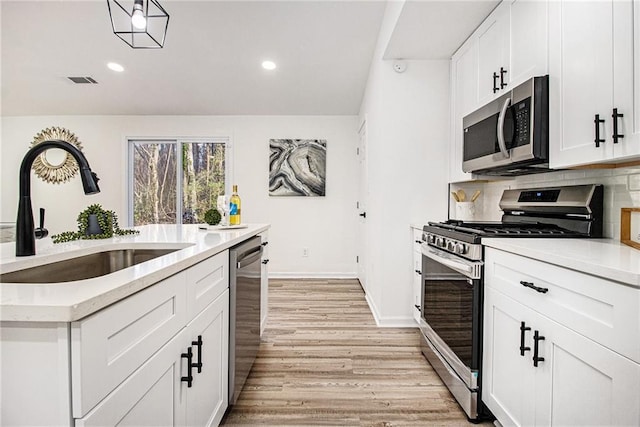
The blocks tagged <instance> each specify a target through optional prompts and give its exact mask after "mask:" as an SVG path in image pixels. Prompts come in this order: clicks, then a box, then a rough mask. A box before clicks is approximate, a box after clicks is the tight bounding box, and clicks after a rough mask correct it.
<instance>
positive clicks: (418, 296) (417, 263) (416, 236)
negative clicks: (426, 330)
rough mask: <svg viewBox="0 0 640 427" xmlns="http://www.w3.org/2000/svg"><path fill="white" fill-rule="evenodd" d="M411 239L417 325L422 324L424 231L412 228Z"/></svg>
mask: <svg viewBox="0 0 640 427" xmlns="http://www.w3.org/2000/svg"><path fill="white" fill-rule="evenodd" d="M411 238H412V244H411V247H412V248H413V271H412V276H411V277H412V278H413V280H412V283H411V290H412V292H411V294H412V295H413V300H412V301H411V304H412V312H413V318H414V320H415V321H416V323H417V324H418V325H419V324H420V314H421V311H420V310H421V307H422V251H421V249H420V248H421V246H422V229H421V228H412V229H411Z"/></svg>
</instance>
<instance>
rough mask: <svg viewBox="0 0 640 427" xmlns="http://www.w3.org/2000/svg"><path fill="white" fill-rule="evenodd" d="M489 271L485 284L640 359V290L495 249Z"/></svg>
mask: <svg viewBox="0 0 640 427" xmlns="http://www.w3.org/2000/svg"><path fill="white" fill-rule="evenodd" d="M485 273H486V283H485V285H486V286H489V287H491V288H494V289H496V290H498V291H500V292H502V293H504V294H505V295H508V296H510V297H512V298H513V299H515V300H516V301H519V302H521V303H522V304H525V305H526V306H528V307H530V308H532V309H533V310H535V311H537V312H539V313H541V314H544V315H545V316H547V317H548V318H550V319H552V320H555V321H556V322H558V323H560V324H562V325H564V326H566V327H568V328H570V329H572V330H574V331H576V332H578V333H580V334H582V335H584V336H585V337H587V338H590V339H592V340H594V341H596V342H598V343H600V344H602V345H604V346H605V347H608V348H610V349H611V350H613V351H616V352H618V353H620V354H622V355H624V356H626V357H629V358H631V359H632V360H634V361H636V362H639V363H640V289H636V288H632V287H629V286H625V285H622V284H618V283H616V282H612V281H609V280H605V279H602V278H599V277H595V276H591V275H588V274H584V273H579V272H576V271H573V270H568V269H565V268H562V267H558V266H555V265H551V264H547V263H545V262H540V261H536V260H533V259H530V258H526V257H522V256H519V255H515V254H512V253H508V252H503V251H500V250H496V249H492V248H487V249H486V265H485ZM521 282H526V283H528V284H531V286H535V287H537V288H539V290H538V291H536V290H535V289H533V288H531V287H526V286H524V285H523V284H522V283H521ZM544 289H547V291H546V292H545V293H543V292H541V291H542V290H544Z"/></svg>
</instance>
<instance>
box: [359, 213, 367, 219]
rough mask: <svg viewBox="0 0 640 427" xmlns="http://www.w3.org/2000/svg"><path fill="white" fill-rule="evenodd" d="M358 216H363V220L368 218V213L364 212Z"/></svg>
mask: <svg viewBox="0 0 640 427" xmlns="http://www.w3.org/2000/svg"><path fill="white" fill-rule="evenodd" d="M358 216H361V217H362V218H366V217H367V213H366V212H362V213H361V214H358Z"/></svg>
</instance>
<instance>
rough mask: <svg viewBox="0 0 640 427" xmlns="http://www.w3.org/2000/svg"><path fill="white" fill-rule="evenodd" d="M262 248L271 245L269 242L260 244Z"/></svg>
mask: <svg viewBox="0 0 640 427" xmlns="http://www.w3.org/2000/svg"><path fill="white" fill-rule="evenodd" d="M260 244H261V245H262V246H267V245H268V244H269V242H262V243H260Z"/></svg>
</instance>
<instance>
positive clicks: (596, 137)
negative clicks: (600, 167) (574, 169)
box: [549, 0, 640, 168]
mask: <svg viewBox="0 0 640 427" xmlns="http://www.w3.org/2000/svg"><path fill="white" fill-rule="evenodd" d="M634 27H635V32H636V38H637V32H638V31H639V30H640V0H608V1H599V2H571V1H562V2H551V4H550V5H549V37H550V40H553V43H551V44H550V46H549V75H550V79H549V102H550V105H549V109H550V111H551V112H553V114H551V115H550V118H549V132H550V135H549V136H550V138H549V139H550V146H549V149H550V167H552V168H562V167H570V166H576V165H583V164H589V163H598V162H622V161H625V160H628V159H632V158H634V157H636V158H637V157H638V156H640V90H639V89H638V86H639V85H640V47H639V46H638V43H637V42H636V43H635V46H634ZM634 49H635V52H634ZM634 91H635V93H634Z"/></svg>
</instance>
